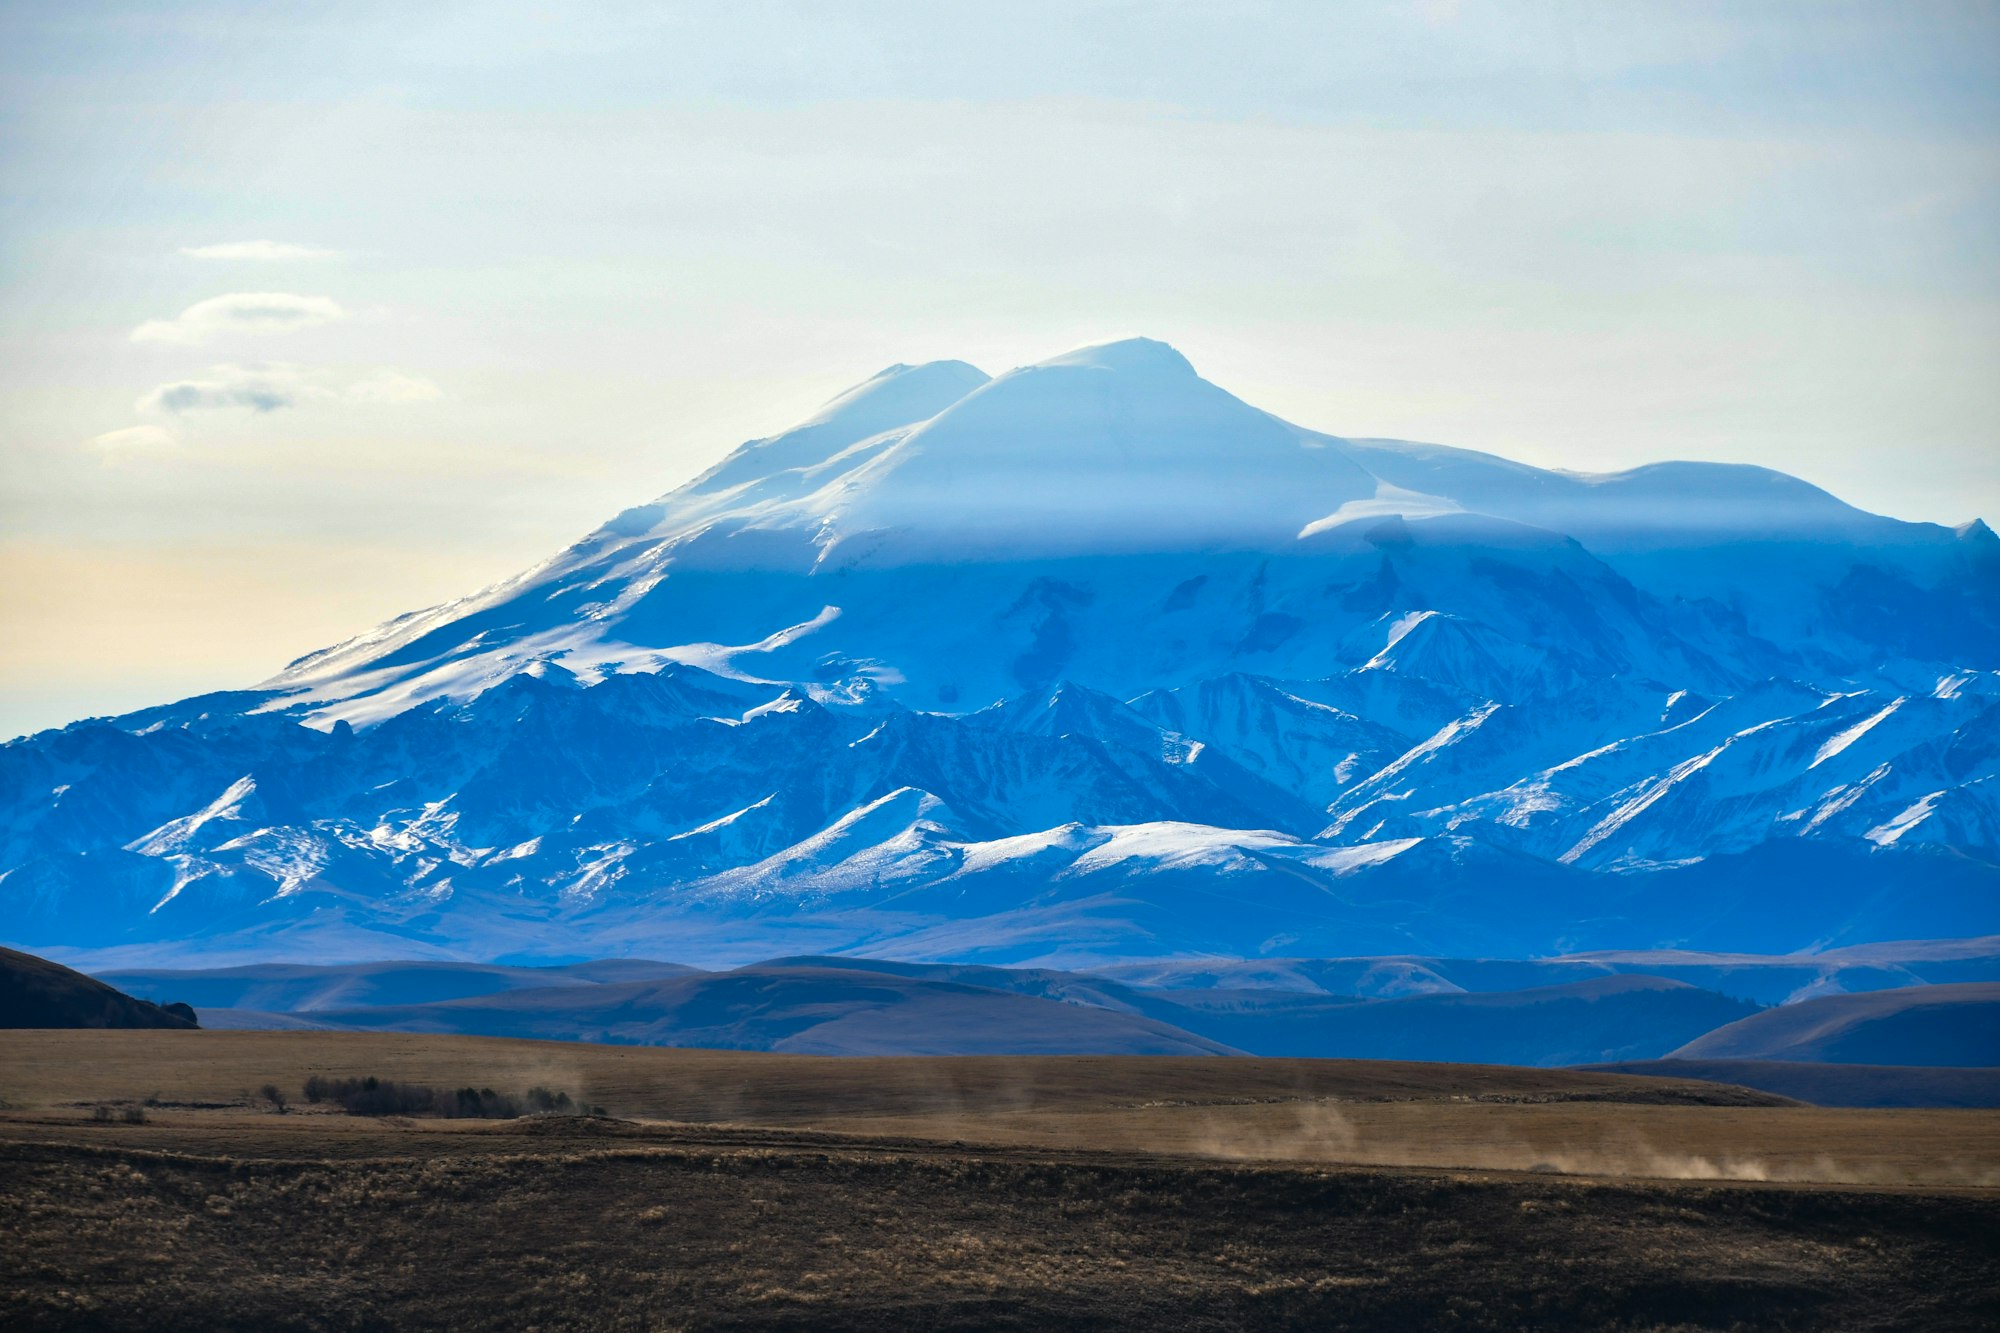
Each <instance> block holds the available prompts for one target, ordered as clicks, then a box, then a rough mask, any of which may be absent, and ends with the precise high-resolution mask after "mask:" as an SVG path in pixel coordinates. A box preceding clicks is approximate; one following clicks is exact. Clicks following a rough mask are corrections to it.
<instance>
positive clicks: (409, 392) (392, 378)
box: [347, 370, 444, 403]
mask: <svg viewBox="0 0 2000 1333" xmlns="http://www.w3.org/2000/svg"><path fill="white" fill-rule="evenodd" d="M347 397H348V398H350V399H352V400H353V401H355V402H357V403H425V402H429V401H431V400H432V399H434V398H442V397H444V390H442V389H440V388H438V386H437V385H435V384H433V383H431V382H430V381H429V380H427V379H425V378H424V377H423V376H421V375H405V374H404V373H403V372H402V371H400V370H383V371H378V372H377V373H375V374H373V375H370V376H368V377H367V378H365V379H359V380H356V381H355V382H354V383H352V384H350V385H348V386H347Z"/></svg>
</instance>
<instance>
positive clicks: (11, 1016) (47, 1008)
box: [0, 949, 197, 1028]
mask: <svg viewBox="0 0 2000 1333" xmlns="http://www.w3.org/2000/svg"><path fill="white" fill-rule="evenodd" d="M195 1026H197V1024H196V1022H195V1013H194V1010H192V1009H190V1008H188V1007H187V1006H186V1005H184V1004H182V1005H175V1006H173V1007H172V1008H168V1007H166V1006H162V1005H157V1004H152V1003H149V1002H148V1001H145V1000H135V999H133V998H132V997H131V996H129V995H127V994H125V992H123V991H120V990H114V989H113V988H112V987H110V986H107V985H105V984H104V983H103V982H101V981H97V980H94V979H92V978H90V977H87V976H85V975H84V974H83V973H81V972H78V971H76V970H74V969H73V968H67V967H64V966H63V965H62V964H61V963H53V962H50V961H49V960H48V959H46V958H38V957H36V956H35V955H34V954H31V953H21V952H19V951H18V950H15V949H0V1028H191V1027H195Z"/></svg>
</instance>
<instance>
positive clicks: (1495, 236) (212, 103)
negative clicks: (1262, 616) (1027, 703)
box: [0, 0, 2000, 735]
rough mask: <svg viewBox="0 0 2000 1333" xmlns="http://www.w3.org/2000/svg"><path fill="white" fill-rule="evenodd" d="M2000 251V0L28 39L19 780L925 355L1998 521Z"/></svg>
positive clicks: (13, 686)
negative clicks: (1137, 363) (1194, 392)
mask: <svg viewBox="0 0 2000 1333" xmlns="http://www.w3.org/2000/svg"><path fill="white" fill-rule="evenodd" d="M258 241H265V242H271V243H273V244H272V245H270V246H264V247H256V246H250V245H248V244H247V243H250V242H258ZM189 251H194V252H197V253H188V252H189ZM1996 261H2000V6H1995V5H1993V4H1912V3H1902V4H1873V5H1842V4H1833V3H1806V4H1780V3H1761V4H1753V5H1699V4H1692V3H1681V4H1663V5H1633V4H1610V5H1606V4H1583V3H1577V4H1515V5H1486V4H1478V3H1473V2H1472V0H1461V3H1457V4H1451V3H1444V2H1443V0H1432V2H1431V3H1418V4H1382V5H1344V4H1336V3H1329V2H1328V0H1318V2H1317V3H1244V4H1226V3H1212V4H1202V5H1194V4H1180V5H1165V4H1146V3H1097V4H1093V3H1087V2H1080V0H1069V2H1068V3H1062V4H1040V3H1014V4H1009V5H980V6H971V5H955V4H936V3H931V4H845V5H833V4H825V3H820V4H788V5H787V4H767V5H760V4H745V3H735V4H720V3H718V4H704V5H660V4H650V5H638V4H633V5H609V4H599V5H592V4H581V3H569V4H562V5H546V6H525V5H522V6H505V5H493V4H481V5H476V6H475V5H465V6H452V5H448V4H426V5H409V4H407V3H405V4H398V5H379V6H370V5H366V4H358V3H347V4H340V5H333V4H321V5H286V6H280V5H272V4H268V3H265V4H234V5H221V4H217V5H200V4H179V5H176V4H164V3H159V0H154V2H153V3H147V4H131V5H93V4H89V3H80V2H79V3H70V4H65V5H61V6H53V5H39V4H36V5H26V4H9V5H0V735H5V734H12V733H13V732H15V731H18V730H22V729H25V728H29V727H34V726H41V725H51V724H56V723H60V722H62V721H66V720H68V719H69V718H71V717H74V716H77V715H80V714H83V713H87V712H100V711H111V710H116V709H121V708H126V707H132V706H137V705H139V704H143V703H147V702H153V701H157V700H160V699H164V698H168V697H172V696H174V695H177V694H181V693H186V692H189V691H192V690H195V689H202V688H216V687H223V686H231V685H240V684H246V683H249V682H252V681H255V680H257V679H259V678H261V677H263V676H265V675H267V674H269V673H270V672H271V671H272V670H273V669H275V668H276V667H277V666H278V665H280V664H281V663H282V662H283V661H285V660H286V659H288V658H290V657H293V656H295V655H297V654H299V653H301V652H304V651H306V650H308V649H311V648H314V647H317V646H320V645H321V644H323V643H325V642H328V641H331V640H334V639H337V638H341V637H344V636H345V635H347V634H348V633H351V632H353V631H355V630H358V629H361V628H363V627H365V626H366V625H367V624H369V623H372V622H373V621H376V620H379V619H382V618H384V617H387V616H389V615H392V614H394V613H396V612H399V611H403V610H407V609H410V608H412V607H415V606H418V605H421V604H425V603H428V602H432V601H436V600H439V599H442V598H446V597H450V596H454V595H457V594H459V593H462V592H466V591H469V590H470V589H471V588H473V587H475V586H477V585H479V584H482V583H484V582H487V581H490V580H491V579H493V578H496V577H500V576H503V575H505V574H507V573H510V572H512V571H513V570H514V569H516V568H518V567H521V566H524V565H526V564H529V563H531V562H533V561H534V560H536V559H538V558H539V557H541V556H542V555H544V554H546V553H548V552H549V551H551V550H553V549H554V548H556V547H557V546H559V545H561V544H563V543H564V542H566V541H568V540H570V539H572V538H573V537H575V536H576V535H578V534H579V533H581V532H582V531H583V530H585V529H587V528H588V527H590V526H591V525H592V524H594V523H595V522H597V521H598V520H600V519H602V518H603V517H606V516H608V515H609V514H610V513H612V512H613V511H615V510H617V509H619V508H621V507H623V506H624V505H627V504H629V503H633V502H635V501H638V500H642V499H645V498H649V497H651V496H652V495H654V494H657V493H658V492H660V491H663V490H665V489H667V488H668V487H670V486H672V485H674V484H676V483H677V482H679V481H681V480H683V479H685V478H686V477H688V476H689V475H691V474H692V473H693V472H695V471H697V470H698V469H699V468H701V467H703V466H705V465H706V464H707V463H709V462H711V461H712V460H713V459H714V458H716V457H717V456H719V455H720V454H721V453H722V452H724V451H726V450H727V449H728V448H730V447H732V446H733V445H734V444H735V443H737V442H738V441H740V440H742V439H744V438H746V437H749V436H752V435H757V434H763V433H767V432H770V431H772V430H776V429H780V428H782V427H784V426H785V425H787V424H789V423H791V422H792V421H794V420H796V419H798V418H800V417H802V416H804V415H806V414H807V413H809V412H810V411H811V410H812V408H813V407H814V406H816V405H817V404H818V403H819V402H820V401H822V400H823V399H825V398H827V397H828V396H830V395H831V394H833V393H835V392H837V391H838V390H839V389H841V388H844V387H845V386H846V385H848V384H850V383H852V382H854V381H857V380H860V379H863V378H865V377H867V376H868V375H870V374H873V373H874V372H875V371H876V370H878V369H880V368H881V367H882V366H884V365H886V364H889V363H891V362H895V361H915V360H922V359H930V358H937V357H960V358H963V359H966V360H970V361H974V362H976V363H978V364H980V365H982V366H984V367H985V368H986V369H988V370H992V371H998V370H1004V369H1006V368H1007V367H1009V366H1012V365H1015V364H1019V363H1022V362H1025V361H1031V360H1037V359H1040V358H1042V357H1044V356H1047V355H1050V354H1052V353H1054V352H1056V351H1059V350H1062V349H1064V348H1066V347H1069V346H1073V345H1077V344H1080V343H1085V342H1091V341H1097V340H1101V339H1104V338H1109V337H1118V336H1124V335H1128V334H1136V333H1143V334H1148V335H1151V336H1154V337H1159V338H1164V339H1166V340H1168V341H1170V342H1173V343H1174V344H1175V345H1176V346H1178V347H1180V348H1181V350H1183V351H1184V352H1186V353H1187V354H1188V356H1189V357H1190V358H1191V359H1192V360H1193V361H1194V362H1195V364H1196V366H1197V367H1198V368H1199V369H1200V370H1201V371H1202V372H1203V373H1204V374H1206V375H1208V376H1209V377H1210V378H1211V379H1214V380H1216V381H1217V382H1219V383H1221V384H1223V385H1224V386H1225V387H1228V388H1230V389H1232V390H1234V391H1235V392H1238V393H1239V394H1242V395H1243V396H1245V397H1247V398H1249V399H1250V400H1251V401H1253V402H1255V403H1257V404H1259V405H1260V406H1264V407H1268V408H1270V409H1272V410H1274V411H1277V412H1279V413H1281V414H1282V415H1285V416H1287V417H1290V418H1292V419H1294V420H1296V421H1299V422H1301V423H1303V424H1306V425H1310V426H1314V427H1317V428H1321V429H1326V430H1332V431H1337V432H1343V433H1349V434H1381V435H1397V436H1403V437H1407V438H1421V439H1433V440H1441V441H1445V442H1448V443H1454V444H1461V445H1467V446H1472V447H1477V448H1487V449H1493V450H1496V451H1499V452H1502V453H1507V454H1510V455H1512V456H1515V457H1520V458H1523V459H1525V460H1527V461H1531V462H1535V463H1541V464H1546V465H1558V466H1567V467H1578V468H1591V469H1605V468H1617V467H1624V466H1630V465H1633V464H1637V463H1642V462H1647V461H1652V460H1657V459H1661V458H1669V457H1685V458H1718V459H1732V460H1743V461H1750V462H1758V463H1763V464H1767V465H1770V466H1775V467H1781V468H1784V469H1786V470H1788V471H1793V472H1797V473H1799V474H1800V475H1803V476H1805V477H1807V478H1808V479H1810V480H1812V481H1815V482H1817V483H1819V484H1821V485H1824V486H1827V487H1828V488H1829V489H1831V490H1833V491H1835V492H1836V493H1838V494H1840V495H1842V496H1843V497H1845V498H1847V499H1849V500H1851V501H1853V502H1855V503H1857V504H1861V505H1863V506H1865V507H1867V508H1871V509H1876V510H1880V511H1883V512H1888V513H1893V514H1897V515H1901V516H1904V517H1909V518H1918V519H1928V520H1934V521H1939V522H1949V523H1958V522H1963V521H1965V520H1966V519H1969V518H1971V517H1973V516H1975V515H1983V516H1985V517H1987V518H1989V519H1993V518H1996V517H2000V449H1996V448H1995V444H1994V438H1993V437H1994V422H1995V416H1996V408H2000V387H1996V385H2000V375H1996V374H1995V373H1994V366H1995V365H1996V364H2000V301H1997V300H1996V297H2000V262H1996Z"/></svg>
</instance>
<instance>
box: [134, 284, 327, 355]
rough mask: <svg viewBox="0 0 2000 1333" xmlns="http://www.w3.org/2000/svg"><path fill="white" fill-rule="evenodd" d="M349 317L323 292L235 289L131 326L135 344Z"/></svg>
mask: <svg viewBox="0 0 2000 1333" xmlns="http://www.w3.org/2000/svg"><path fill="white" fill-rule="evenodd" d="M345 318H347V312H346V311H345V310H343V309H341V308H340V304H339V303H338V302H337V301H335V300H333V299H332V298H331V297H326V296H294V295H293V294H292V293H290V292H233V293H231V294H230V295H228V296H211V297H210V298H209V299H208V300H206V301H197V302H195V304H193V305H191V306H189V307H188V308H187V309H185V310H183V311H181V313H180V314H178V315H176V316H175V317H174V318H172V319H149V320H147V321H146V322H145V323H144V324H141V325H140V326H139V327H138V328H136V329H133V330H132V341H133V342H135V343H147V342H158V343H183V344H186V343H202V342H207V341H208V340H209V339H210V338H212V337H214V336H216V335H218V334H225V333H256V334H264V333H291V332H293V331H295V330H298V329H310V328H314V327H317V326H318V325H321V324H331V323H333V322H334V321H335V320H338V319H345Z"/></svg>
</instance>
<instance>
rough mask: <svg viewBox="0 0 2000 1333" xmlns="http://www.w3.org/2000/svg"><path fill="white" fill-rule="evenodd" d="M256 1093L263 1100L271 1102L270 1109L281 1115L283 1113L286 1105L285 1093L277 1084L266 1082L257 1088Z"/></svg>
mask: <svg viewBox="0 0 2000 1333" xmlns="http://www.w3.org/2000/svg"><path fill="white" fill-rule="evenodd" d="M257 1095H258V1096H259V1097H262V1098H263V1099H264V1100H265V1101H267V1102H269V1103H271V1109H272V1110H273V1111H276V1112H277V1113H278V1114H279V1115H283V1114H284V1113H285V1107H286V1102H285V1093H284V1090H283V1089H282V1088H280V1087H279V1086H278V1085H277V1084H275V1083H266V1084H265V1085H264V1086H263V1087H261V1088H259V1089H258V1090H257Z"/></svg>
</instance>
